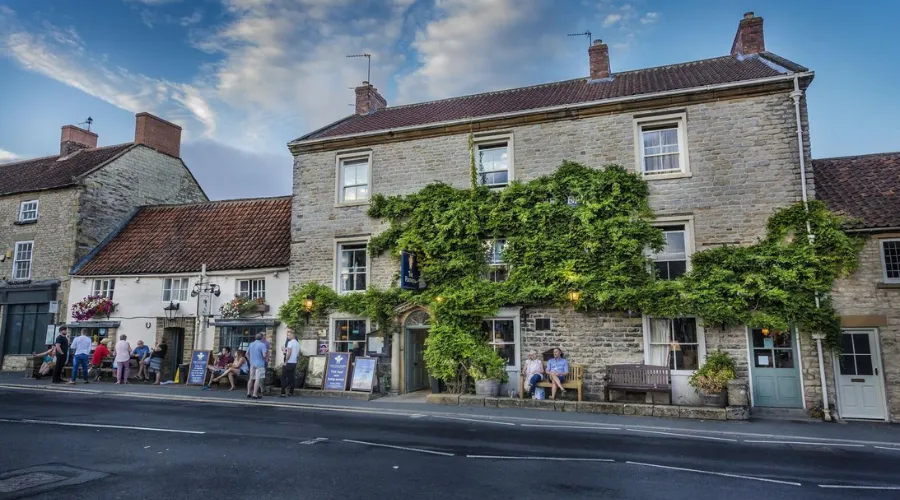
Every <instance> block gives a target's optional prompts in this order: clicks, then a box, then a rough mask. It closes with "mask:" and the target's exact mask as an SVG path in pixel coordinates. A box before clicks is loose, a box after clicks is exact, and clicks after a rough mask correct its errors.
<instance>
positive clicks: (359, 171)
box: [338, 153, 372, 204]
mask: <svg viewBox="0 0 900 500" xmlns="http://www.w3.org/2000/svg"><path fill="white" fill-rule="evenodd" d="M371 166H372V155H371V154H370V153H366V154H363V155H347V156H338V203H348V204H352V203H362V202H366V201H368V200H369V192H370V189H369V187H370V186H369V178H370V177H371V175H370V174H371Z"/></svg>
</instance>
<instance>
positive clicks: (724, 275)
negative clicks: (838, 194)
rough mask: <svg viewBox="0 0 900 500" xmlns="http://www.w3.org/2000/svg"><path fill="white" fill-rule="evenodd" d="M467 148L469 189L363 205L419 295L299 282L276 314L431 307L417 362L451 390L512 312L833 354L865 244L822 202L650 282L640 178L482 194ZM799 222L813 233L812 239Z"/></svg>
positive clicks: (550, 179)
mask: <svg viewBox="0 0 900 500" xmlns="http://www.w3.org/2000/svg"><path fill="white" fill-rule="evenodd" d="M473 144H474V143H473V139H472V137H471V136H470V138H469V149H470V170H472V172H473V174H472V175H473V179H472V184H473V185H472V187H471V188H468V189H457V188H454V187H452V186H450V185H447V184H442V183H437V184H431V185H429V186H426V187H425V188H423V189H422V190H421V191H419V192H416V193H413V194H409V195H406V196H391V197H386V196H383V195H375V196H374V197H373V198H372V202H371V205H370V208H369V211H368V215H369V217H371V218H373V219H379V220H381V221H384V222H386V223H387V229H386V230H385V231H383V232H381V233H380V234H378V235H377V236H375V237H373V238H372V240H371V241H370V242H369V251H370V252H371V254H372V255H380V254H384V253H389V254H390V255H392V256H395V257H398V256H399V253H400V250H406V251H408V252H413V253H415V254H416V255H417V256H418V262H419V266H420V272H421V276H422V279H423V280H424V281H425V282H426V283H427V285H428V286H427V288H426V289H424V290H422V291H415V292H412V291H400V290H399V289H397V288H390V289H387V290H380V289H376V288H372V289H370V290H369V291H367V292H366V293H364V294H349V295H337V294H336V293H335V292H334V291H332V290H331V289H330V288H328V287H325V286H322V285H318V284H306V285H303V286H301V287H300V288H298V289H297V290H295V292H294V293H293V295H292V297H291V299H290V300H289V301H288V303H287V304H286V305H285V306H284V307H283V308H282V319H283V320H284V321H285V322H287V323H288V324H295V323H297V318H298V317H300V318H302V317H303V316H302V313H303V304H304V299H305V297H306V296H310V297H313V300H314V303H315V306H314V308H313V312H312V314H313V316H314V317H324V316H326V315H327V314H328V313H330V312H331V311H334V310H340V311H345V312H350V313H356V314H363V315H366V316H369V317H370V318H372V319H374V320H375V321H377V322H378V323H379V324H385V325H387V324H389V323H390V322H391V321H393V318H394V317H395V314H394V312H393V311H394V307H395V306H396V305H398V304H400V303H402V302H408V303H411V304H419V305H427V306H428V308H429V310H430V311H431V314H432V315H433V321H432V328H431V331H430V333H429V337H428V340H427V344H426V352H425V359H426V364H427V366H428V369H429V372H430V373H431V374H432V376H435V377H437V378H440V379H442V380H444V381H445V382H447V383H449V384H451V385H452V386H453V388H455V389H456V390H463V388H464V387H465V385H466V383H467V381H468V379H469V378H470V377H472V378H476V379H477V378H484V377H495V376H501V375H502V373H501V372H503V369H502V368H503V364H502V360H500V359H499V356H497V354H496V353H494V352H493V351H492V350H491V349H490V347H489V346H488V345H487V342H486V340H487V339H486V337H485V335H484V334H483V333H482V331H481V322H482V318H484V317H485V316H490V315H492V314H495V312H496V311H497V309H498V308H500V307H503V306H508V305H532V304H555V305H563V304H572V305H573V306H574V307H575V308H576V309H579V310H607V311H616V310H617V311H632V312H635V313H645V314H650V315H654V316H661V317H678V316H683V315H695V316H697V317H700V318H702V319H703V321H704V322H706V323H707V324H717V325H722V326H723V327H724V326H735V325H744V324H746V325H753V326H765V327H770V328H776V329H784V328H788V327H789V326H790V325H794V326H797V327H799V328H800V329H801V330H802V331H804V332H824V333H826V334H827V335H828V339H829V345H830V346H832V347H835V348H839V339H840V328H839V322H838V319H837V315H836V314H835V311H834V308H833V306H832V304H831V300H830V299H829V296H828V294H829V291H830V290H831V287H832V285H833V283H834V281H835V280H836V279H837V278H838V277H840V276H843V275H845V274H847V273H850V272H852V271H853V270H854V269H855V268H856V267H857V265H858V256H859V252H860V249H861V245H862V241H861V240H860V239H858V238H855V237H851V236H848V235H847V233H845V232H844V231H842V230H841V224H842V220H841V219H840V218H839V217H837V216H835V215H834V214H832V213H830V212H828V210H827V209H826V207H825V206H824V205H823V204H822V203H820V202H817V201H812V202H809V204H808V206H804V205H803V204H802V203H797V204H794V205H791V206H789V207H787V208H784V209H782V210H780V211H778V212H776V213H774V214H773V215H772V216H771V217H770V219H769V220H768V224H767V228H766V233H765V235H764V237H763V238H761V239H760V240H759V241H758V242H757V243H756V244H753V245H746V246H737V245H726V246H721V247H716V248H712V249H708V250H703V251H699V252H696V253H694V254H693V255H692V257H691V262H692V269H691V271H689V272H688V273H686V274H685V275H684V276H682V277H680V278H678V279H676V280H671V281H665V280H659V279H656V277H655V276H654V275H653V273H651V272H650V270H652V269H653V265H652V261H651V260H650V257H649V253H650V251H651V250H657V251H658V250H661V249H662V247H663V244H664V241H663V236H662V232H661V231H660V230H659V229H657V228H655V227H653V226H652V225H651V224H652V221H653V213H652V211H651V209H650V206H649V203H648V197H649V188H648V186H647V183H646V182H645V181H644V180H643V179H641V177H640V176H639V175H637V174H634V173H631V172H628V171H627V170H625V169H624V168H622V167H621V166H618V165H608V166H606V167H604V168H603V169H593V168H589V167H586V166H583V165H580V164H578V163H573V162H568V161H567V162H563V164H562V165H561V166H560V167H559V169H557V170H556V172H554V173H553V174H551V175H547V176H543V177H540V178H537V179H534V180H532V181H530V182H527V183H523V182H513V183H511V184H510V185H509V186H508V187H506V188H505V189H503V190H499V191H498V190H490V189H488V188H485V187H482V186H477V183H476V182H475V181H476V180H477V179H475V178H474V166H473V165H474V145H473ZM807 224H808V227H809V228H810V230H811V231H812V233H813V234H815V235H816V237H815V238H812V239H811V238H808V237H807ZM496 239H503V240H505V242H506V244H505V247H504V249H503V252H502V253H503V261H504V262H506V263H507V264H508V265H509V273H508V277H507V279H506V280H505V281H503V282H499V283H495V282H492V281H490V280H489V279H488V278H487V276H488V272H489V266H488V255H489V252H490V245H488V244H486V242H488V241H491V240H496ZM573 292H574V293H573ZM816 297H818V298H819V306H818V307H817V306H816ZM298 314H301V316H298ZM393 327H396V325H394V326H393Z"/></svg>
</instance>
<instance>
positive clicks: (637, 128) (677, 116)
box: [633, 111, 691, 180]
mask: <svg viewBox="0 0 900 500" xmlns="http://www.w3.org/2000/svg"><path fill="white" fill-rule="evenodd" d="M633 121H634V158H635V163H636V166H637V171H638V172H639V173H640V174H641V177H643V178H644V179H645V180H656V179H677V178H680V177H691V165H690V154H689V151H688V140H687V113H685V112H683V111H682V112H678V113H667V114H661V115H655V116H641V117H635V118H634V120H633ZM666 125H675V128H677V135H678V165H679V170H678V171H675V170H671V171H665V172H663V173H658V174H654V173H652V172H651V173H648V172H646V171H645V170H644V167H645V163H644V134H643V132H644V128H651V127H661V126H662V127H664V126H666Z"/></svg>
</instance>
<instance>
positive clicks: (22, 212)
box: [19, 200, 40, 222]
mask: <svg viewBox="0 0 900 500" xmlns="http://www.w3.org/2000/svg"><path fill="white" fill-rule="evenodd" d="M31 203H34V209H33V210H26V209H25V207H26V205H30V204H31ZM39 207H40V202H39V201H38V200H26V201H23V202H21V203H19V222H35V221H37V220H38V208H39ZM26 212H34V217H30V218H27V219H26V218H25V213H26Z"/></svg>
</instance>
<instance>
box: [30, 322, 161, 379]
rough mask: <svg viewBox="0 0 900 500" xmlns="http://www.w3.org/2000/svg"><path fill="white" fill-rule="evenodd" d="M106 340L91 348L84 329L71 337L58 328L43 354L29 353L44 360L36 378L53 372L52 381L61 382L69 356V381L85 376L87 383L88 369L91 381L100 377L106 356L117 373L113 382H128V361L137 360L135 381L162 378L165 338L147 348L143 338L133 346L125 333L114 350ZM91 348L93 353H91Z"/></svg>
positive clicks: (129, 366) (129, 368)
mask: <svg viewBox="0 0 900 500" xmlns="http://www.w3.org/2000/svg"><path fill="white" fill-rule="evenodd" d="M109 343H110V340H109V339H103V340H101V341H100V343H98V344H97V346H96V347H94V344H93V342H92V341H91V337H90V336H89V335H88V331H87V330H86V329H83V330H81V335H79V336H77V337H75V338H74V339H70V337H69V330H68V328H67V327H65V326H62V327H60V328H59V335H58V336H57V337H56V341H55V342H54V343H53V345H50V346H47V350H46V351H45V352H42V353H32V354H33V355H34V356H35V357H42V358H43V363H42V364H41V367H40V369H38V372H37V374H36V377H37V378H41V377H44V376H46V375H47V374H48V373H51V371H52V379H51V381H52V382H53V383H55V384H61V383H62V382H63V379H62V372H63V368H64V367H65V366H66V364H67V363H68V362H69V360H70V359H71V361H72V377H71V379H70V380H68V383H69V384H75V382H76V380H78V375H79V374H81V375H82V377H83V378H84V383H85V384H87V383H90V380H89V379H90V372H91V371H92V370H93V371H94V381H95V382H96V381H99V380H100V368H101V367H102V365H103V362H104V361H105V360H107V358H112V359H111V363H112V366H113V367H114V369H115V373H116V384H127V383H128V381H129V379H130V377H129V375H130V372H131V362H132V360H134V361H135V362H136V363H137V368H138V373H137V375H136V376H135V377H134V379H136V380H150V378H151V377H152V376H155V382H154V384H157V385H158V384H159V383H160V378H161V377H162V363H163V359H165V357H166V352H167V351H168V349H169V347H168V345H166V341H165V339H163V340H161V341H160V343H159V344H158V345H157V346H156V347H154V348H153V349H150V348H149V347H148V346H145V345H144V342H143V341H142V340H138V341H137V346H136V347H135V348H134V349H132V348H131V344H129V343H128V337H127V336H126V335H120V336H119V341H118V342H117V343H116V344H115V346H114V348H113V349H114V350H113V351H110V350H109ZM91 349H93V353H92V352H91Z"/></svg>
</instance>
